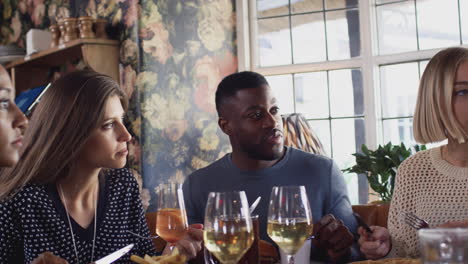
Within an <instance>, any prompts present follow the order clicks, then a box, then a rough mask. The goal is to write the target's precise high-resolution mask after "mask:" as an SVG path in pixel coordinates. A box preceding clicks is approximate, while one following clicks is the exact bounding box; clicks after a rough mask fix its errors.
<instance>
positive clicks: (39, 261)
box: [31, 252, 68, 264]
mask: <svg viewBox="0 0 468 264" xmlns="http://www.w3.org/2000/svg"><path fill="white" fill-rule="evenodd" d="M31 264H68V261H66V260H64V259H63V258H60V257H57V256H55V255H54V254H52V253H50V252H44V253H42V254H40V255H39V256H38V257H37V258H35V259H34V260H33V261H32V262H31Z"/></svg>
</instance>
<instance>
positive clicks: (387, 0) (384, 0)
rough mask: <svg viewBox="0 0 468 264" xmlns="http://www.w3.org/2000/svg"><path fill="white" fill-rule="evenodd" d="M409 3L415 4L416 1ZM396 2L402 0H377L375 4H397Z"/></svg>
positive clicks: (410, 0)
mask: <svg viewBox="0 0 468 264" xmlns="http://www.w3.org/2000/svg"><path fill="white" fill-rule="evenodd" d="M407 1H408V2H413V4H414V0H407ZM395 2H401V0H376V1H375V3H376V4H388V3H395Z"/></svg>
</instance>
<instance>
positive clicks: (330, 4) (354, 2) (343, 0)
mask: <svg viewBox="0 0 468 264" xmlns="http://www.w3.org/2000/svg"><path fill="white" fill-rule="evenodd" d="M325 6H326V9H338V8H351V7H357V6H358V0H328V1H325Z"/></svg>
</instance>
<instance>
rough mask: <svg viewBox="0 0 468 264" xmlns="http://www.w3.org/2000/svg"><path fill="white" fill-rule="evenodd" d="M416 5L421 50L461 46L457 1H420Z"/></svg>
mask: <svg viewBox="0 0 468 264" xmlns="http://www.w3.org/2000/svg"><path fill="white" fill-rule="evenodd" d="M464 1H466V0H464ZM416 4H417V12H418V37H419V48H420V49H433V48H441V47H448V46H452V45H459V44H460V29H459V21H458V1H457V0H424V1H423V0H420V1H417V2H416Z"/></svg>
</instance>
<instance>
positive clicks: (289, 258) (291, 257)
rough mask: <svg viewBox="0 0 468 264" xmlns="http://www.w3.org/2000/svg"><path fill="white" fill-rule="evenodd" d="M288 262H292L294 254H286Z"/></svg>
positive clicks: (289, 263) (292, 263) (291, 263)
mask: <svg viewBox="0 0 468 264" xmlns="http://www.w3.org/2000/svg"><path fill="white" fill-rule="evenodd" d="M287 258H288V264H294V255H288V256H287Z"/></svg>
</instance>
